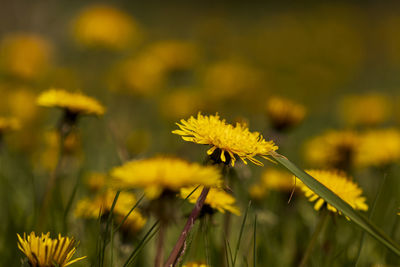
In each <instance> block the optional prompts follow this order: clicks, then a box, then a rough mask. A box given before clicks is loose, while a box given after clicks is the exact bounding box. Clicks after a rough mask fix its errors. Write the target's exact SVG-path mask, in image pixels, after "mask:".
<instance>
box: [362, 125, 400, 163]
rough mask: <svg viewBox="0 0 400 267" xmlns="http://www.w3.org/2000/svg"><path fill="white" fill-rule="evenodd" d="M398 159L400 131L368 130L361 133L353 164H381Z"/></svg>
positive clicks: (399, 156) (399, 155)
mask: <svg viewBox="0 0 400 267" xmlns="http://www.w3.org/2000/svg"><path fill="white" fill-rule="evenodd" d="M399 159H400V131H399V130H397V129H394V128H392V129H384V130H370V131H367V132H365V133H362V134H361V137H360V145H359V147H358V149H357V154H356V157H355V164H356V166H359V167H366V166H383V165H387V164H390V163H393V162H396V161H398V160H399Z"/></svg>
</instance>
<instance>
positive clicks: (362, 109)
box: [339, 94, 391, 126]
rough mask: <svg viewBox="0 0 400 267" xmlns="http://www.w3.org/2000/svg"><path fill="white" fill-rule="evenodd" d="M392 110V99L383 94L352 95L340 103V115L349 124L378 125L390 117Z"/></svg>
mask: <svg viewBox="0 0 400 267" xmlns="http://www.w3.org/2000/svg"><path fill="white" fill-rule="evenodd" d="M366 107H368V108H366ZM390 110H391V105H390V101H389V100H388V98H387V97H386V96H385V95H381V94H367V95H350V96H347V97H345V98H343V99H342V101H341V102H340V105H339V115H340V117H341V118H342V120H343V121H344V122H345V123H346V124H348V125H361V126H374V125H378V124H380V123H382V122H384V121H385V120H386V119H387V118H388V116H389V114H390Z"/></svg>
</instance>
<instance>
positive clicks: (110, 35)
mask: <svg viewBox="0 0 400 267" xmlns="http://www.w3.org/2000/svg"><path fill="white" fill-rule="evenodd" d="M73 33H74V37H75V39H76V41H77V42H78V43H80V44H82V45H84V46H88V47H104V48H110V49H123V48H126V47H127V46H128V45H129V44H130V43H132V42H135V41H138V40H137V39H139V35H140V34H139V29H138V26H137V24H136V22H135V21H134V20H133V18H132V17H130V16H129V15H128V14H126V13H124V12H123V11H121V10H118V9H116V8H114V7H111V6H106V5H94V6H90V7H88V8H86V9H84V10H83V11H81V13H80V14H79V15H78V16H77V18H76V20H75V21H74V24H73Z"/></svg>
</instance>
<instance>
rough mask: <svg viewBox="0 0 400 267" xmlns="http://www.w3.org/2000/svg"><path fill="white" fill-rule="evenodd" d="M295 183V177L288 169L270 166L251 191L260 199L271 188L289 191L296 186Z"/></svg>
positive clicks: (253, 195)
mask: <svg viewBox="0 0 400 267" xmlns="http://www.w3.org/2000/svg"><path fill="white" fill-rule="evenodd" d="M294 185H295V181H294V178H293V176H292V175H291V174H290V173H288V172H287V171H283V170H279V169H276V168H268V169H266V170H265V171H264V172H263V173H262V175H261V180H260V181H259V182H258V183H256V184H254V185H252V186H251V187H250V188H249V193H250V195H251V197H253V198H256V199H260V198H263V197H264V196H265V195H267V194H268V192H269V191H271V190H272V191H282V192H289V191H291V190H292V189H293V188H294Z"/></svg>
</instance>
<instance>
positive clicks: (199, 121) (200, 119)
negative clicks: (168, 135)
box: [172, 113, 278, 166]
mask: <svg viewBox="0 0 400 267" xmlns="http://www.w3.org/2000/svg"><path fill="white" fill-rule="evenodd" d="M177 125H178V127H179V128H180V130H175V131H173V132H172V133H174V134H178V135H181V136H182V139H183V140H185V141H189V142H193V143H197V144H203V145H210V146H211V148H210V149H209V150H208V151H207V154H208V155H213V154H214V155H215V154H217V156H218V158H220V160H221V161H222V162H224V163H226V164H232V166H234V165H235V161H236V158H235V155H237V156H238V157H239V158H240V159H241V160H242V161H243V162H244V163H245V164H247V161H246V160H249V161H251V162H253V163H254V164H256V165H260V166H262V165H263V163H262V162H260V161H259V160H257V159H255V157H256V156H260V157H262V158H265V159H267V156H268V155H271V154H272V153H274V151H275V150H277V149H278V147H277V146H276V145H275V144H274V142H273V141H266V140H265V139H264V137H263V136H262V135H261V134H260V133H258V132H250V131H249V129H248V128H247V126H246V125H243V124H240V123H236V126H233V125H231V124H227V123H226V122H225V120H221V119H220V117H219V116H218V114H216V115H215V116H212V115H211V116H203V115H201V113H199V114H198V115H197V118H194V117H193V116H192V117H190V118H189V119H188V120H187V121H185V120H181V122H180V123H177Z"/></svg>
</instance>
